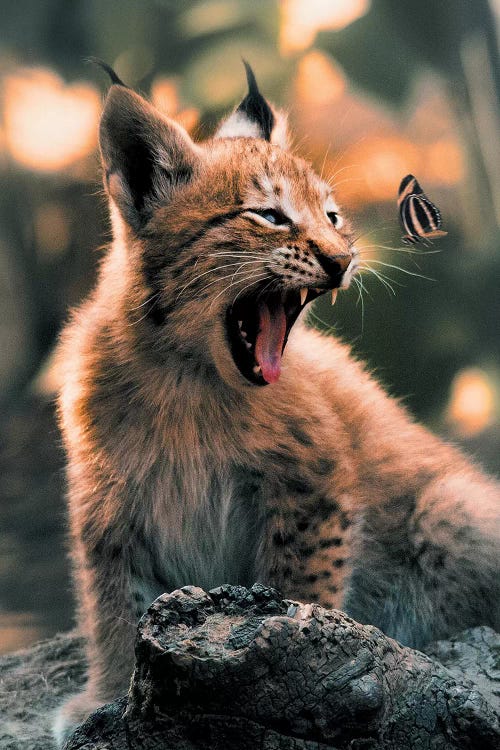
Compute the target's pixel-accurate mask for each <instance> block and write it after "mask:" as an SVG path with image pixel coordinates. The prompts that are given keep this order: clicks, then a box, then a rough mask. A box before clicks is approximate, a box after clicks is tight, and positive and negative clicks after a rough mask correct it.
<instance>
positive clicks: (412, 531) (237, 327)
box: [55, 68, 500, 742]
mask: <svg viewBox="0 0 500 750" xmlns="http://www.w3.org/2000/svg"><path fill="white" fill-rule="evenodd" d="M247 76H248V84H249V92H248V94H247V96H246V97H245V99H244V100H243V101H242V103H241V104H240V105H239V107H238V108H237V109H236V110H235V111H234V112H233V114H231V115H230V116H229V117H228V118H227V119H226V120H225V121H224V122H223V123H222V124H221V126H220V127H219V129H218V131H217V132H216V134H215V136H214V137H213V138H212V139H210V140H208V141H206V142H204V143H194V142H193V141H192V140H191V138H190V137H189V135H188V134H187V133H186V132H185V131H184V130H183V129H182V128H181V127H180V126H179V125H178V124H176V123H175V122H173V121H172V120H169V119H168V118H166V117H164V116H163V115H161V114H160V113H159V112H157V111H156V110H155V109H154V108H153V107H152V106H151V105H150V104H149V103H148V102H147V101H145V100H144V99H142V98H141V97H140V96H138V95H137V94H136V93H134V92H133V91H131V90H130V89H128V88H127V87H126V86H124V85H123V84H122V83H121V81H119V79H118V78H116V76H112V80H113V85H112V86H111V88H110V91H109V94H108V97H107V100H106V103H105V106H104V112H103V115H102V120H101V126H100V147H101V154H102V163H103V170H104V184H105V188H106V191H107V194H108V197H109V203H110V211H111V217H112V223H113V235H114V241H113V243H112V246H111V247H110V249H109V252H108V255H107V257H106V259H105V261H104V263H103V265H102V268H101V273H100V279H99V283H98V285H97V288H96V290H95V291H94V293H93V294H92V295H91V297H90V299H89V300H87V301H86V302H85V303H84V304H83V305H82V307H81V308H80V309H79V310H77V311H76V312H75V314H74V316H73V319H72V321H71V322H70V324H69V325H68V326H67V328H66V330H65V332H64V334H63V341H62V348H63V357H64V361H65V365H66V372H65V385H64V388H63V389H62V393H61V395H60V400H59V410H60V420H61V426H62V431H63V435H64V441H65V445H66V450H67V453H68V482H69V515H70V523H71V537H72V555H73V565H74V575H75V582H76V587H77V592H78V597H79V603H80V606H79V618H80V625H81V628H82V629H83V631H84V632H85V634H86V636H87V639H88V647H87V655H88V662H89V673H88V685H87V688H86V690H85V692H84V693H82V694H81V695H78V696H76V697H75V698H73V699H71V700H70V701H69V702H67V703H66V704H65V705H64V706H63V708H62V709H61V710H60V712H59V715H58V718H57V722H56V729H55V731H56V733H57V736H58V738H59V741H60V742H61V741H62V740H63V739H64V738H65V737H66V736H67V735H68V734H69V733H70V732H71V730H72V729H73V728H74V726H75V725H76V724H78V723H79V722H81V721H82V720H83V719H84V718H85V717H86V716H87V714H89V713H90V712H91V710H92V709H93V708H95V707H96V706H98V705H99V704H102V703H103V702H105V701H108V700H110V699H113V698H115V697H116V696H117V695H119V694H123V693H124V692H125V691H126V690H127V686H128V682H129V677H130V674H131V669H132V664H133V640H134V633H135V623H136V622H137V620H138V618H139V617H140V616H141V614H142V613H143V612H144V610H145V609H146V608H147V607H148V605H149V603H150V602H151V601H152V600H153V599H154V598H155V597H156V596H158V595H159V594H161V593H163V592H165V591H170V590H172V589H174V588H176V587H179V586H183V585H185V584H196V585H199V586H202V587H204V588H205V589H210V588H212V587H214V586H217V585H218V584H222V583H226V582H229V583H234V584H237V583H239V584H245V585H251V584H252V583H253V582H254V581H261V582H264V583H268V584H271V585H274V586H277V587H278V588H279V589H281V591H282V592H283V593H284V594H286V595H288V596H290V597H293V598H296V599H302V600H305V601H317V602H320V603H321V604H323V605H325V606H327V607H340V608H342V609H344V610H346V611H347V612H348V613H349V614H350V615H351V616H353V617H354V618H356V619H357V620H359V621H361V622H364V623H372V624H374V625H376V626H378V627H380V628H382V630H384V631H385V632H386V633H388V634H390V635H391V636H394V637H395V638H397V639H399V640H400V641H402V642H403V643H405V644H410V645H413V646H421V645H422V644H425V642H426V641H428V640H430V639H434V638H441V637H445V636H447V635H449V634H450V633H452V632H454V631H458V630H460V629H461V628H465V627H467V626H471V625H476V624H479V623H480V624H489V625H491V626H493V627H496V628H500V610H499V601H500V597H499V593H500V592H499V588H500V575H499V560H498V549H499V548H498V540H499V537H500V530H499V502H500V488H499V485H498V484H496V482H495V481H494V480H493V479H490V478H489V477H487V476H485V475H484V474H483V473H482V472H481V470H480V469H478V468H477V467H476V466H474V465H473V464H472V463H471V462H470V461H469V460H468V459H466V458H465V457H464V456H463V455H462V454H461V453H460V452H459V451H458V450H456V449H454V448H452V447H450V446H448V445H446V444H444V443H443V442H441V441H440V440H438V439H437V438H435V437H433V436H432V435H431V434H429V432H427V430H425V429H424V428H423V427H420V426H419V425H417V424H415V423H414V422H413V421H412V419H411V417H410V416H409V415H408V414H407V413H406V411H405V410H404V409H403V408H402V407H401V406H400V405H399V404H398V403H396V402H395V401H394V400H391V399H390V398H389V397H388V396H387V395H386V394H385V393H384V392H383V391H382V389H381V388H380V387H379V385H378V384H377V383H376V382H375V381H374V380H373V379H372V378H371V377H370V376H369V375H368V374H367V373H366V371H365V370H364V369H363V366H362V365H361V364H359V363H358V362H356V361H355V360H354V359H353V358H352V357H351V355H350V353H349V349H348V348H347V347H346V346H344V345H343V344H341V343H339V342H338V341H336V340H335V339H333V338H331V337H328V336H324V335H320V334H319V333H317V332H314V331H312V330H307V329H306V328H305V327H304V325H303V324H301V322H300V320H297V319H298V318H299V316H300V314H301V312H302V310H303V308H304V307H305V306H306V305H307V304H308V303H309V302H310V301H311V300H313V299H314V298H315V297H317V296H318V295H319V294H323V293H327V292H328V294H332V296H333V298H334V297H335V295H336V293H337V290H338V289H344V288H346V287H348V286H349V282H350V280H351V278H352V276H353V274H355V273H356V269H357V264H358V258H357V252H356V248H355V246H354V245H353V237H352V234H351V230H350V227H349V223H348V221H347V220H346V218H345V217H344V215H343V213H342V211H341V209H340V208H339V206H338V205H337V203H336V202H335V199H334V197H333V195H332V192H331V189H330V187H329V186H328V185H327V184H326V183H325V182H324V181H323V180H322V179H320V178H319V177H318V176H317V175H316V174H315V173H314V172H313V171H312V169H311V167H310V165H309V164H307V163H306V162H305V161H303V160H302V159H300V158H298V157H297V156H295V155H294V154H293V153H292V152H291V151H290V150H288V147H287V128H286V122H285V119H284V116H283V114H282V113H280V112H278V111H277V110H275V109H274V108H272V107H271V106H270V105H269V104H268V102H267V101H266V100H265V99H264V98H263V96H262V95H261V94H260V92H259V89H258V87H257V84H256V82H255V78H254V76H253V73H252V71H251V70H250V69H249V68H248V69H247ZM332 290H333V292H332Z"/></svg>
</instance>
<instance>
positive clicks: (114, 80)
mask: <svg viewBox="0 0 500 750" xmlns="http://www.w3.org/2000/svg"><path fill="white" fill-rule="evenodd" d="M85 62H88V63H91V64H92V65H98V66H99V67H100V68H102V69H103V70H104V72H105V73H107V74H108V76H109V77H110V79H111V83H112V84H115V85H116V86H123V87H124V88H126V89H127V88H128V86H127V85H126V84H125V83H123V81H122V80H121V78H118V76H117V75H116V73H115V71H114V70H113V68H112V67H111V65H108V63H105V62H104V60H100V59H99V58H98V57H87V58H86V60H85Z"/></svg>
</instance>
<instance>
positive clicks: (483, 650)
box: [0, 585, 500, 750]
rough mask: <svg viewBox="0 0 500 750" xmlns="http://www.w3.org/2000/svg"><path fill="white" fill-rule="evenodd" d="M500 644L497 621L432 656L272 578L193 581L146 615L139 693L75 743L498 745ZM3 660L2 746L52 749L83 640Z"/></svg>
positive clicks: (240, 747)
mask: <svg viewBox="0 0 500 750" xmlns="http://www.w3.org/2000/svg"><path fill="white" fill-rule="evenodd" d="M499 653H500V636H499V635H497V634H496V633H494V632H493V631H491V630H490V629H488V628H475V629H474V630H470V631H466V632H465V633H463V634H461V635H459V636H457V637H456V638H454V639H452V640H450V641H443V642H439V643H437V644H433V645H432V646H431V647H429V649H428V654H429V655H424V654H423V653H421V652H418V651H413V650H411V649H408V648H404V647H402V646H400V645H399V644H398V643H396V642H395V641H393V640H392V639H390V638H387V637H386V636H385V635H384V634H383V633H381V632H380V631H379V630H377V629H376V628H374V627H370V626H362V625H360V624H358V623H356V622H354V621H353V620H351V619H350V618H348V617H346V616H345V615H344V614H343V613H341V612H339V611H336V610H333V611H326V610H324V609H322V608H321V607H319V606H318V605H314V604H313V605H310V604H306V605H303V604H297V603H293V602H290V601H282V600H281V598H280V597H279V595H278V594H277V592H275V591H274V590H273V589H269V588H265V587H263V586H259V585H256V586H254V587H253V588H252V589H251V590H248V589H244V588H241V587H235V586H225V587H221V588H219V589H215V590H213V591H211V592H210V593H209V594H207V593H205V592H204V591H202V590H201V589H199V588H193V587H186V588H184V589H182V590H179V591H175V592H173V593H172V594H169V595H167V594H165V595H164V596H162V597H160V598H159V599H157V600H156V602H154V603H153V605H152V606H151V608H150V609H149V612H148V613H147V615H146V616H145V617H144V618H143V619H142V621H141V623H140V626H139V629H138V637H137V646H136V656H137V659H136V669H135V673H134V676H133V679H132V684H131V689H130V692H129V695H128V697H124V698H122V699H120V700H118V701H115V702H114V703H112V704H109V705H108V706H105V707H103V708H102V709H100V710H99V711H97V712H96V713H95V714H93V715H92V717H90V719H89V720H88V721H87V722H85V724H84V725H82V727H80V729H79V730H77V732H76V733H75V734H74V735H73V737H72V739H71V740H70V741H69V742H68V744H67V750H91V748H92V750H135V749H136V748H137V749H139V748H142V749H143V750H157V749H158V750H160V748H161V749H162V750H163V749H165V750H169V749H170V748H172V750H173V748H175V749H176V750H195V749H197V750H208V748H210V749H211V750H218V749H219V748H220V749H221V750H222V749H224V750H233V749H234V750H247V749H250V748H252V749H253V748H256V747H257V748H261V749H262V750H278V749H283V750H284V748H287V749H289V748H291V749H292V750H312V749H313V748H314V749H315V750H321V748H330V749H332V748H337V750H341V749H343V748H351V749H354V748H359V749H361V748H363V750H365V749H367V748H370V750H372V749H373V750H375V749H378V748H387V749H391V748H394V750H396V748H397V750H404V749H405V748H418V749H419V750H424V748H432V749H433V750H436V749H437V748H446V749H448V748H450V749H451V748H477V749H478V750H479V748H481V750H483V749H484V750H488V749H491V750H493V749H495V750H498V748H500V728H499V713H500V670H499V666H500V665H499ZM23 657H24V658H25V659H26V662H25V663H24V665H23V664H22V663H21V662H22V659H23ZM9 660H10V661H9ZM0 665H1V666H2V677H3V679H2V683H3V689H4V693H3V695H0V712H2V715H6V716H7V717H8V718H7V724H6V727H7V728H6V729H5V728H2V730H0V750H5V749H6V748H9V750H10V749H12V750H14V748H15V749H16V750H17V749H18V748H19V749H20V748H23V749H24V748H29V749H30V750H31V748H33V750H34V749H35V748H42V747H44V748H48V747H50V742H49V739H48V734H47V719H46V717H45V719H44V720H41V718H40V714H43V713H44V714H47V709H50V708H52V707H53V706H54V705H55V703H56V702H58V701H59V700H60V698H61V696H62V695H63V694H64V693H66V692H68V693H69V692H73V691H74V689H75V687H76V686H77V685H78V684H79V683H81V681H82V669H81V660H80V652H79V643H78V642H77V641H76V639H74V638H70V637H66V638H59V639H56V640H55V641H52V642H48V643H46V644H40V645H38V646H37V647H35V649H33V650H32V651H31V652H24V653H23V652H21V653H20V654H17V655H12V656H10V657H6V658H5V659H4V660H3V662H0ZM14 691H16V694H14ZM28 701H29V707H28V705H27V703H28ZM37 732H38V734H36V733H37ZM44 739H45V742H44Z"/></svg>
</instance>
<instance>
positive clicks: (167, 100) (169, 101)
mask: <svg viewBox="0 0 500 750" xmlns="http://www.w3.org/2000/svg"><path fill="white" fill-rule="evenodd" d="M151 101H152V103H153V104H154V106H155V107H156V108H157V109H159V110H160V112H163V114H164V115H167V116H168V117H173V116H174V115H175V113H176V112H177V111H178V109H179V94H178V91H177V83H176V82H175V81H174V79H173V78H166V77H165V76H158V77H157V78H155V79H154V81H153V83H152V84H151Z"/></svg>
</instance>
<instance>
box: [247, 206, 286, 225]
mask: <svg viewBox="0 0 500 750" xmlns="http://www.w3.org/2000/svg"><path fill="white" fill-rule="evenodd" d="M251 210H252V213H253V214H257V215H258V216H261V217H262V218H263V219H265V220H266V221H268V222H269V223H270V224H274V225H275V226H278V227H280V226H283V224H291V221H290V219H289V218H288V216H285V214H282V213H281V211H276V210H275V209H274V208H263V209H259V208H253V209H251Z"/></svg>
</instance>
